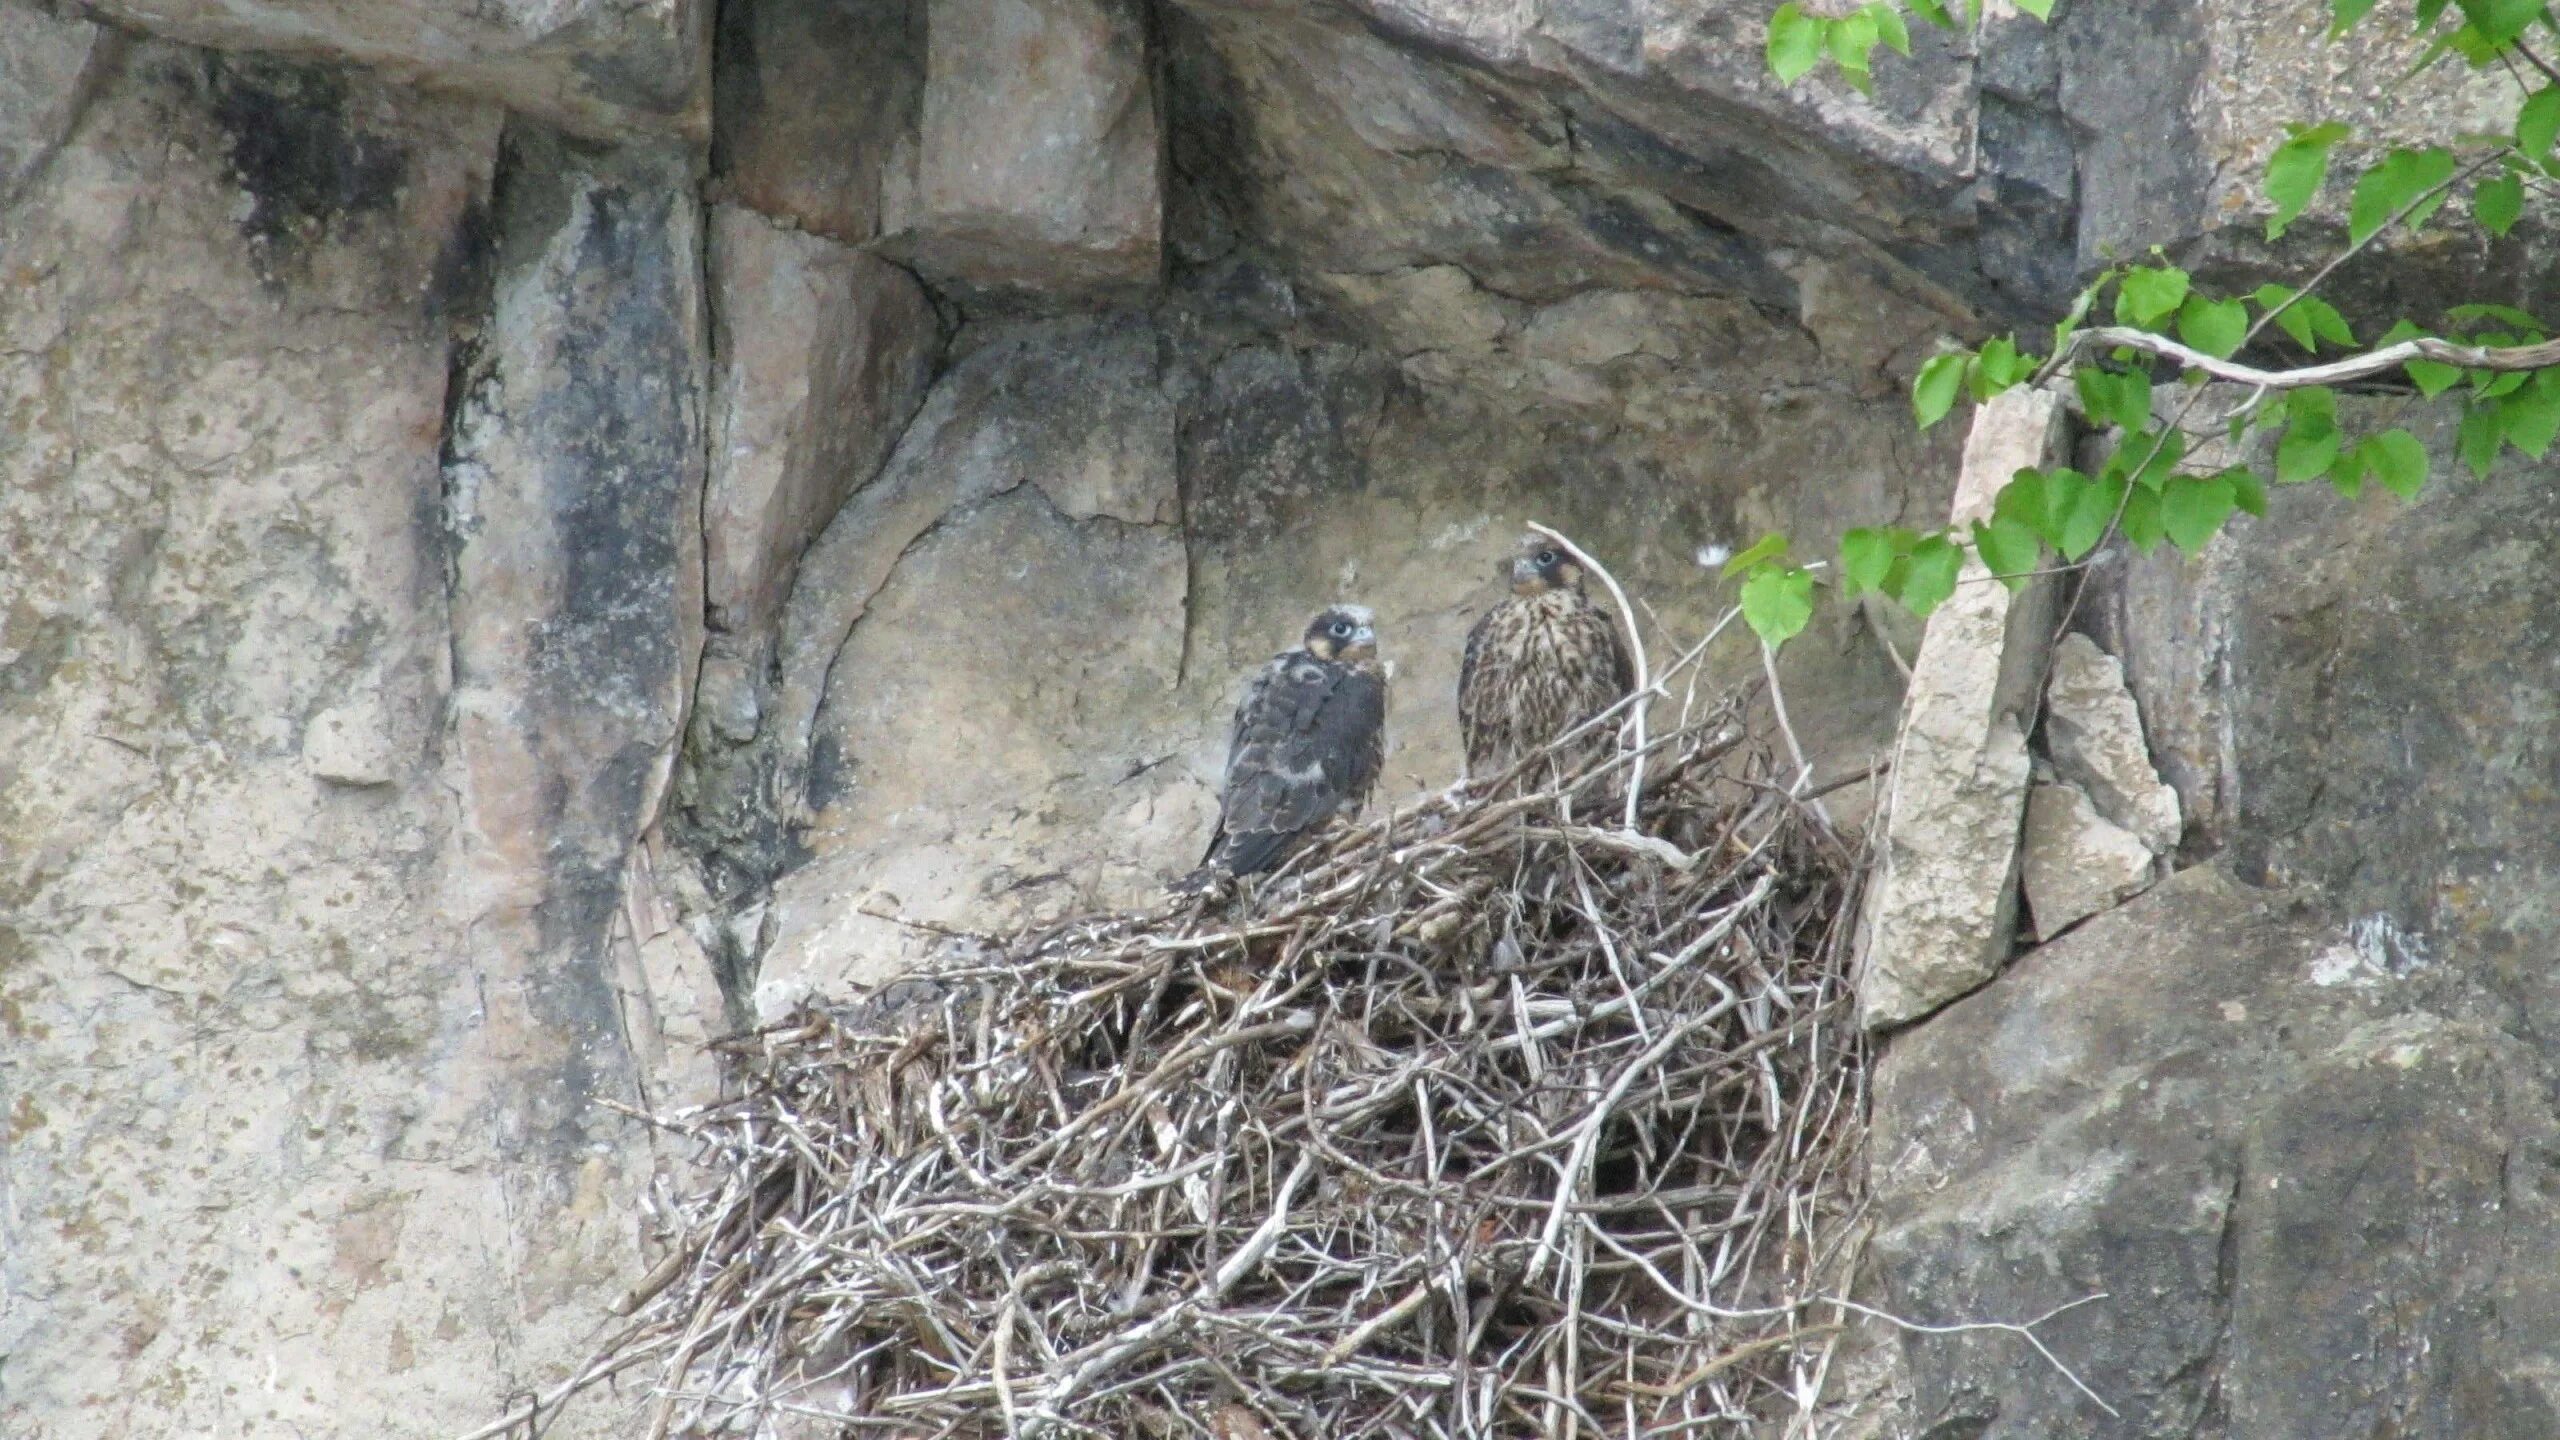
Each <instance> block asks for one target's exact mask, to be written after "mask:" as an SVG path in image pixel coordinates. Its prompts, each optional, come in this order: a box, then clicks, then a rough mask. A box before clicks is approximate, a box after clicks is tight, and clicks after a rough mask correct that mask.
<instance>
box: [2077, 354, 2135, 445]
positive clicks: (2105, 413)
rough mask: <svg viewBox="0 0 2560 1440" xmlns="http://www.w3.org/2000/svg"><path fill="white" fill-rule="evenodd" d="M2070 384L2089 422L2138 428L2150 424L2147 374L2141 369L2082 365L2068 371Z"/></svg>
mask: <svg viewBox="0 0 2560 1440" xmlns="http://www.w3.org/2000/svg"><path fill="white" fill-rule="evenodd" d="M2071 383H2072V386H2073V387H2074V388H2075V389H2077V390H2078V391H2079V392H2080V408H2081V409H2082V410H2084V411H2086V412H2088V416H2089V420H2090V422H2091V423H2092V424H2097V425H2118V426H2122V427H2123V428H2125V429H2127V430H2139V429H2141V428H2142V427H2144V426H2146V425H2148V424H2150V423H2151V377H2150V376H2148V375H2146V374H2143V373H2142V372H2141V371H2139V370H2134V371H2123V370H2105V369H2101V368H2099V367H2098V366H2095V365H2083V366H2081V367H2080V368H2079V369H2078V370H2076V371H2074V372H2072V376H2071Z"/></svg>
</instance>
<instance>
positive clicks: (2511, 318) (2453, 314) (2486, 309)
mask: <svg viewBox="0 0 2560 1440" xmlns="http://www.w3.org/2000/svg"><path fill="white" fill-rule="evenodd" d="M2444 318H2446V319H2447V320H2455V321H2459V322H2461V324H2462V328H2464V329H2465V330H2468V329H2470V328H2472V327H2471V322H2473V321H2475V320H2494V321H2496V322H2497V323H2499V324H2501V325H2512V326H2514V327H2515V328H2516V329H2518V330H2521V331H2524V332H2525V333H2526V334H2527V335H2530V336H2531V337H2532V338H2533V339H2535V340H2540V339H2541V338H2542V336H2543V330H2542V322H2541V321H2539V320H2536V319H2535V318H2533V317H2532V316H2531V315H2528V314H2526V313H2525V312H2524V311H2522V310H2519V309H2517V308H2516V307H2514V306H2513V305H2497V304H2492V303H2490V302H2488V301H2485V300H2484V301H2480V302H2477V303H2474V304H2470V305H2456V306H2454V307H2453V308H2452V309H2450V310H2447V311H2446V312H2444ZM2506 343H2509V344H2512V343H2514V341H2513V339H2512V337H2511V338H2510V339H2509V340H2508V341H2507V342H2506Z"/></svg>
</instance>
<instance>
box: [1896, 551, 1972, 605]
mask: <svg viewBox="0 0 2560 1440" xmlns="http://www.w3.org/2000/svg"><path fill="white" fill-rule="evenodd" d="M1963 570H1964V552H1963V551H1962V550H1959V549H1957V548H1956V547H1955V545H1954V544H1953V543H1952V542H1950V541H1949V540H1948V539H1947V537H1945V536H1944V535H1932V536H1930V537H1928V538H1927V539H1925V540H1923V541H1921V542H1920V543H1919V544H1917V545H1914V546H1912V547H1911V565H1910V569H1909V570H1908V571H1906V572H1905V574H1904V575H1903V578H1902V593H1901V594H1900V595H1897V596H1895V597H1894V598H1895V599H1897V600H1900V601H1901V602H1902V604H1903V608H1905V609H1907V610H1909V611H1910V612H1911V613H1912V614H1914V615H1919V616H1923V617H1925V616H1927V615H1928V613H1929V612H1930V611H1932V610H1935V609H1937V608H1938V606H1939V605H1940V604H1941V603H1943V602H1944V601H1945V600H1946V598H1947V597H1948V596H1950V595H1953V594H1954V593H1956V576H1957V575H1959V574H1961V573H1963Z"/></svg>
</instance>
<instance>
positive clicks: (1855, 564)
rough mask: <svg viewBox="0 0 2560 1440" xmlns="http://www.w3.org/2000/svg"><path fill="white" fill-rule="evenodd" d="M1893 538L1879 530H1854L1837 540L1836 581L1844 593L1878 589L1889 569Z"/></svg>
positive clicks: (1891, 558)
mask: <svg viewBox="0 0 2560 1440" xmlns="http://www.w3.org/2000/svg"><path fill="white" fill-rule="evenodd" d="M1893 561H1894V545H1893V537H1892V536H1890V535H1887V534H1886V533H1885V532H1883V531H1882V530H1870V529H1863V528H1862V529H1857V530H1852V531H1850V532H1849V533H1847V534H1845V535H1843V536H1841V537H1840V580H1841V590H1842V591H1843V593H1845V594H1849V595H1857V594H1861V593H1863V592H1865V591H1868V590H1875V589H1880V588H1882V587H1883V585H1884V577H1885V575H1886V574H1887V573H1888V572H1890V571H1891V570H1892V569H1893Z"/></svg>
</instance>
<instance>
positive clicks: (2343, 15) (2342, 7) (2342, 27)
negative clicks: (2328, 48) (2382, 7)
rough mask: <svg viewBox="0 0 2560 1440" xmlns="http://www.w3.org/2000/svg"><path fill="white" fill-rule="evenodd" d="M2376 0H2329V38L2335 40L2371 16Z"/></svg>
mask: <svg viewBox="0 0 2560 1440" xmlns="http://www.w3.org/2000/svg"><path fill="white" fill-rule="evenodd" d="M2375 3H2376V0H2329V38H2330V39H2332V40H2335V39H2337V38H2338V37H2339V36H2341V35H2344V34H2346V33H2347V32H2348V31H2350V30H2353V29H2354V28H2356V22H2357V21H2359V20H2362V19H2363V18H2364V17H2365V16H2366V15H2368V14H2371V13H2372V11H2373V7H2374V5H2375Z"/></svg>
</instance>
